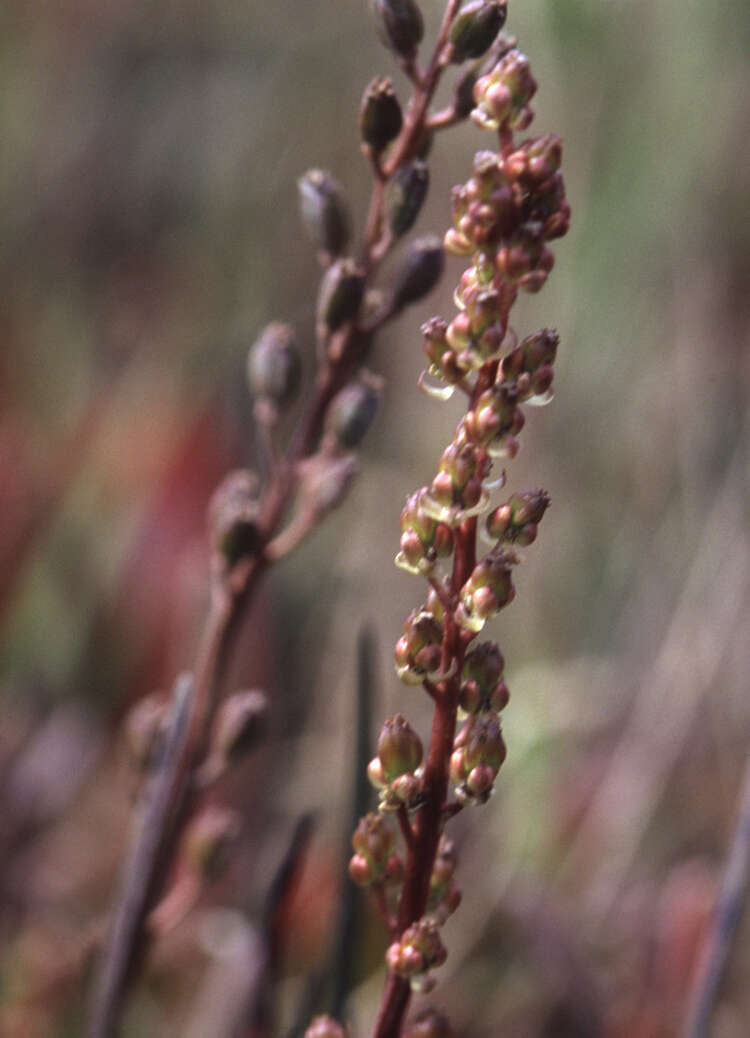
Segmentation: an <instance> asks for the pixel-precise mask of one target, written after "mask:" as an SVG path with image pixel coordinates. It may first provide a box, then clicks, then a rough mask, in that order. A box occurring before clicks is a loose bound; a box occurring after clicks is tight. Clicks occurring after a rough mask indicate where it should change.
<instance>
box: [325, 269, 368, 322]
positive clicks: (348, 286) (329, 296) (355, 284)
mask: <svg viewBox="0 0 750 1038" xmlns="http://www.w3.org/2000/svg"><path fill="white" fill-rule="evenodd" d="M364 293H365V276H364V272H363V271H362V269H361V268H360V267H358V266H357V264H356V263H355V262H354V260H352V259H342V260H338V262H336V263H334V264H333V266H332V267H329V268H328V270H327V271H326V273H325V276H324V277H323V280H322V282H321V284H320V295H319V296H318V319H319V320H320V321H321V323H322V324H324V325H325V326H326V327H327V328H328V331H330V332H335V331H337V330H338V329H339V328H340V327H341V326H342V325H344V324H347V323H348V322H349V321H353V320H354V318H355V317H356V316H357V313H358V312H359V308H360V306H361V304H362V298H363V296H364Z"/></svg>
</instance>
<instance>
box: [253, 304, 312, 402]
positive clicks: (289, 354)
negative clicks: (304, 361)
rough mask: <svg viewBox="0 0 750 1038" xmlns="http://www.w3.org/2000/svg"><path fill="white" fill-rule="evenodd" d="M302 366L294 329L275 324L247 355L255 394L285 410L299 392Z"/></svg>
mask: <svg viewBox="0 0 750 1038" xmlns="http://www.w3.org/2000/svg"><path fill="white" fill-rule="evenodd" d="M301 371H302V365H301V362H300V355H299V350H298V348H297V341H296V338H295V335H294V329H293V328H292V327H291V326H290V325H288V324H280V323H279V322H277V321H274V322H273V323H272V324H269V325H267V327H266V328H264V329H263V331H262V332H261V334H260V336H259V337H258V339H256V341H255V342H254V343H253V345H252V346H251V347H250V350H249V352H248V355H247V381H248V384H249V386H250V391H251V393H252V394H253V395H254V396H256V397H263V398H265V399H267V400H271V401H273V403H275V404H278V405H280V406H283V405H284V404H288V403H290V402H291V401H292V400H293V399H294V397H295V396H296V393H297V390H298V389H299V383H300V375H301Z"/></svg>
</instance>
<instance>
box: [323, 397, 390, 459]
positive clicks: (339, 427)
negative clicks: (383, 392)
mask: <svg viewBox="0 0 750 1038" xmlns="http://www.w3.org/2000/svg"><path fill="white" fill-rule="evenodd" d="M379 396H380V394H379V393H378V391H377V389H376V388H375V387H374V386H373V385H371V384H370V383H369V382H364V381H357V382H350V383H349V385H348V386H345V387H344V388H343V389H342V390H341V392H340V393H338V394H337V396H336V397H334V399H333V401H332V402H331V406H330V407H329V409H328V415H327V426H328V429H329V431H330V432H331V433H332V435H333V437H334V439H335V440H336V442H337V443H338V444H339V446H341V447H347V448H352V447H357V446H358V445H359V444H360V443H361V442H362V440H363V439H364V438H365V434H366V433H367V430H368V429H369V428H370V426H371V425H372V422H373V419H374V418H375V414H376V412H377V409H378V399H379Z"/></svg>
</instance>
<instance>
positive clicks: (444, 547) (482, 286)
mask: <svg viewBox="0 0 750 1038" xmlns="http://www.w3.org/2000/svg"><path fill="white" fill-rule="evenodd" d="M491 6H492V5H488V4H483V3H481V2H480V3H472V4H468V5H467V6H466V7H465V8H463V9H462V11H461V12H459V14H458V17H457V18H456V20H455V22H454V23H453V26H452V29H451V32H450V35H449V39H450V40H451V41H453V44H452V45H453V46H454V48H455V52H458V53H464V52H466V50H467V48H469V53H471V49H470V45H471V42H472V41H473V39H474V36H473V33H474V32H475V31H476V32H477V33H478V32H479V29H478V28H477V27H478V26H479V24H480V23H481V22H482V20H483V19H485V20H487V19H489V18H490V15H491V11H490V8H491ZM536 86H537V85H536V82H535V80H534V78H533V76H532V74H531V69H530V65H529V61H528V59H527V58H526V57H525V56H524V55H523V54H522V53H521V52H520V51H519V50H518V49H517V48H516V47H515V46H514V45H511V44H510V43H508V44H507V45H506V46H504V47H503V48H502V51H501V52H500V53H499V54H498V56H497V60H496V62H495V63H494V64H493V67H492V68H491V69H489V70H488V71H487V72H486V74H484V75H482V76H481V77H480V78H479V79H478V80H477V82H476V84H475V86H474V88H473V99H474V102H475V108H474V109H473V111H472V113H471V117H472V119H473V121H474V122H475V123H476V124H477V125H478V126H479V127H481V128H482V129H484V130H487V131H490V132H493V133H496V134H497V140H498V148H497V151H494V150H493V151H489V150H487V151H484V150H483V151H480V152H478V153H477V155H476V156H475V158H474V166H473V171H472V175H471V177H470V178H469V180H468V181H467V182H466V183H465V184H463V185H462V186H460V187H457V188H455V189H454V191H453V227H452V228H451V229H450V230H449V231H448V232H447V234H446V235H445V247H446V249H447V250H448V251H449V252H451V253H453V254H455V255H458V256H462V257H466V258H467V259H468V260H469V261H470V263H469V266H468V268H467V269H466V270H465V271H464V273H463V274H462V276H461V278H460V280H459V283H458V286H457V289H456V293H455V301H456V305H457V307H458V311H459V312H458V313H457V314H456V316H454V317H453V319H452V320H451V321H450V322H446V321H444V320H442V319H441V318H439V317H435V318H433V319H432V320H430V321H428V322H427V323H426V324H425V325H424V326H423V328H422V333H423V337H424V350H425V353H426V355H427V358H428V361H429V366H428V369H427V371H426V372H424V373H423V376H422V378H421V379H420V384H421V385H422V387H423V388H424V389H425V390H426V391H427V392H429V393H430V394H432V395H435V396H437V397H438V398H441V399H445V398H447V397H449V396H450V395H452V394H453V393H454V392H455V391H459V392H462V393H463V394H464V395H465V396H466V399H467V408H466V413H465V415H464V416H463V418H462V419H461V420H460V422H459V423H458V425H457V427H456V429H455V431H454V434H453V437H452V439H451V441H450V443H449V444H448V446H447V447H446V448H445V450H444V451H443V453H442V456H441V458H440V462H439V465H438V471H437V473H436V474H435V476H434V477H433V479H432V481H431V482H430V483H429V485H427V486H424V487H422V488H420V489H419V490H417V491H416V492H415V493H414V494H412V495H411V496H410V497H409V498H408V500H407V502H406V505H405V507H404V509H403V511H402V513H401V543H400V550H399V553H398V555H397V556H396V563H397V565H399V566H400V567H401V568H403V569H404V570H406V571H407V572H409V573H411V574H414V575H416V576H419V577H420V578H421V579H423V580H424V581H425V582H426V584H427V587H426V597H425V601H424V603H423V604H422V605H421V606H420V607H418V608H417V609H415V610H414V611H413V612H412V613H411V614H410V615H409V617H408V618H407V620H406V623H405V625H404V633H403V635H402V636H401V637H400V638H399V640H398V642H397V643H396V649H395V661H396V671H397V674H398V676H399V678H400V679H401V680H402V681H403V682H405V683H406V684H407V685H412V686H419V685H421V686H422V688H423V689H424V691H425V692H426V693H427V694H428V695H429V696H430V698H431V699H432V701H433V721H432V729H431V732H430V738H429V743H428V747H427V750H426V752H425V751H424V749H423V744H422V740H421V739H420V737H419V735H418V734H417V733H416V731H415V730H414V729H413V728H412V727H411V725H410V724H409V722H408V721H407V720H406V719H405V718H404V717H403V716H402V714H400V713H399V714H397V715H396V716H395V717H391V718H389V719H387V720H386V721H385V723H384V725H383V727H382V729H381V732H380V735H379V737H378V743H377V755H376V756H375V758H374V759H373V760H372V762H371V763H370V765H369V768H368V775H369V778H370V780H371V782H372V784H373V785H374V786H375V787H376V788H377V789H378V790H379V811H378V812H377V813H372V812H371V813H369V814H367V815H365V816H364V817H363V818H362V819H361V821H360V823H359V825H358V826H357V829H356V831H355V833H354V836H353V837H352V845H353V849H354V855H353V857H352V859H351V862H350V867H349V871H350V874H351V876H352V878H353V879H354V880H355V881H356V882H357V883H360V884H362V885H363V886H366V887H369V888H370V889H371V891H372V893H373V896H374V900H375V903H376V904H377V906H378V909H379V910H380V912H381V914H382V916H383V919H384V921H385V924H386V927H387V929H388V933H389V936H390V942H391V943H390V945H389V946H388V949H387V952H386V956H385V958H386V965H387V968H388V975H387V980H386V985H385V990H384V993H383V998H382V1002H381V1006H380V1011H379V1015H378V1019H377V1022H376V1024H375V1029H374V1032H373V1033H374V1036H375V1038H397V1036H398V1035H400V1034H402V1033H403V1032H402V1026H403V1021H404V1016H405V1014H406V1011H407V1007H408V1004H409V1000H410V995H411V992H412V991H415V990H416V991H425V990H429V989H430V988H431V987H432V986H433V984H434V978H433V976H432V972H431V971H432V970H433V969H434V968H435V967H437V966H440V965H441V963H442V962H443V961H444V960H445V958H446V954H447V953H446V949H445V946H444V944H443V941H442V938H441V934H440V928H441V926H442V924H443V923H444V922H445V920H446V919H447V918H448V916H449V915H450V914H451V913H452V912H453V911H454V910H455V909H456V908H457V906H458V904H459V901H460V897H461V895H460V890H459V888H458V886H457V883H456V879H455V876H456V871H457V857H456V850H455V845H454V843H453V841H451V840H450V838H449V837H448V836H447V835H446V832H445V829H446V823H447V822H448V821H449V819H450V818H451V817H452V816H454V815H455V814H456V813H457V812H458V811H460V810H462V809H463V808H464V807H466V806H468V805H482V804H485V803H486V802H487V800H488V798H489V797H490V795H491V793H492V790H493V785H494V783H495V780H496V778H497V774H498V771H499V769H500V767H501V765H502V763H503V761H504V759H505V755H506V749H505V744H504V741H503V735H502V728H501V722H500V714H501V712H502V710H503V709H504V707H505V706H506V705H507V703H508V699H509V693H508V688H507V686H506V684H505V681H504V679H503V671H504V660H503V654H502V652H501V650H500V648H499V646H498V645H497V643H496V642H495V641H492V640H486V641H478V640H477V639H478V637H479V635H480V632H482V631H483V630H484V628H485V625H486V623H487V621H489V620H492V619H493V618H494V617H495V616H496V615H497V614H498V613H499V612H500V611H501V610H502V609H504V608H505V606H507V605H508V604H509V603H510V602H511V601H512V600H513V597H514V595H515V588H514V584H513V578H512V574H513V570H514V568H515V567H516V566H517V565H518V564H519V562H520V561H521V554H520V549H522V548H524V547H526V546H528V545H530V544H531V543H532V542H533V541H534V540H535V539H536V536H537V530H538V526H539V523H540V521H541V519H542V517H543V516H544V514H545V512H546V510H547V507H548V505H549V498H548V495H547V494H546V493H545V491H543V490H527V491H521V492H515V493H513V494H511V495H510V497H508V499H507V500H506V501H504V502H503V503H501V504H499V505H496V506H494V507H493V506H492V504H491V494H492V492H493V491H494V490H495V489H496V488H499V487H502V486H504V484H505V482H506V477H505V472H504V471H502V472H501V473H500V474H499V475H494V474H493V472H492V467H493V463H496V462H498V461H500V462H501V463H502V462H503V461H505V460H509V459H512V458H513V457H514V456H515V454H516V453H517V451H518V447H519V439H518V437H519V434H520V432H521V430H522V428H523V425H524V420H525V419H524V411H523V409H522V405H524V404H525V405H530V406H531V405H540V404H545V403H547V402H548V401H549V400H550V399H551V398H552V379H553V365H554V361H555V355H556V351H557V346H558V337H557V334H556V333H555V332H554V331H551V330H549V329H544V330H542V331H537V332H534V333H532V334H530V335H527V336H525V337H523V338H521V337H519V335H518V334H517V333H516V331H515V330H514V329H513V327H512V326H511V323H510V315H511V309H512V307H513V305H514V303H515V301H516V299H517V297H518V294H519V292H521V291H525V292H531V293H535V292H538V291H539V290H540V289H541V288H542V287H543V285H544V283H545V281H546V279H547V276H548V274H549V271H550V270H551V268H552V264H553V255H552V253H551V251H550V249H549V244H548V243H549V242H550V241H552V240H554V239H556V238H559V237H561V236H562V235H564V234H565V233H566V231H567V229H568V226H569V221H570V209H569V206H568V203H567V201H566V198H565V188H564V183H563V179H562V175H561V173H560V163H561V154H562V149H561V141H560V139H559V138H558V137H556V136H554V135H552V134H547V135H544V136H541V137H536V138H529V139H525V140H522V141H518V140H517V133H518V132H520V131H523V130H525V129H526V128H527V127H528V126H529V124H530V123H531V121H532V118H533V112H532V109H531V106H530V102H531V100H532V98H533V96H534V94H535V92H536ZM430 379H436V380H437V382H431V381H429V380H430ZM480 535H482V536H483V538H484V539H485V540H486V541H487V542H488V543H489V549H488V550H487V551H486V552H484V553H482V550H481V549H480V544H479V536H480ZM451 790H452V795H451V792H450V791H451ZM392 819H395V822H393V821H392ZM399 837H400V846H398V841H399ZM430 1014H432V1015H430ZM324 1024H325V1021H321V1020H319V1021H317V1022H316V1023H315V1025H314V1026H311V1028H310V1030H309V1031H308V1036H307V1038H324V1036H325V1038H332V1036H334V1035H340V1034H343V1033H344V1032H343V1031H342V1030H341V1029H340V1025H338V1024H336V1023H335V1022H334V1021H328V1027H327V1029H326V1026H324ZM407 1033H408V1034H415V1035H416V1034H419V1035H425V1036H427V1035H430V1036H436V1035H445V1034H449V1033H450V1028H449V1025H448V1024H447V1022H446V1021H445V1019H444V1018H443V1017H442V1016H440V1015H439V1014H437V1012H436V1011H433V1010H429V1009H428V1010H426V1011H425V1013H424V1014H422V1015H421V1017H420V1018H419V1019H418V1021H416V1022H415V1024H414V1026H413V1027H412V1029H411V1030H409V1031H408V1032H407Z"/></svg>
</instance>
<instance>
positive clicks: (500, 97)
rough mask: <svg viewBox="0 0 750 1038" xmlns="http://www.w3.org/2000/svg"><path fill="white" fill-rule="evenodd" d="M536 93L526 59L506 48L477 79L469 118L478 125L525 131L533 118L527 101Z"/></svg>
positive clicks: (494, 128)
mask: <svg viewBox="0 0 750 1038" xmlns="http://www.w3.org/2000/svg"><path fill="white" fill-rule="evenodd" d="M535 93H536V81H535V79H534V77H533V76H532V74H531V67H530V65H529V59H528V58H527V57H526V55H525V54H522V53H521V51H519V50H517V49H515V48H514V49H513V50H510V51H508V53H507V54H505V55H504V56H503V57H502V58H501V59H500V61H499V62H498V63H497V65H495V67H494V68H493V69H492V71H491V72H490V73H488V74H487V75H486V76H482V77H481V78H480V79H478V80H477V84H476V86H475V87H474V100H475V101H476V103H477V107H476V108H475V109H474V111H473V112H472V113H471V117H472V119H473V120H474V122H476V123H477V125H478V126H481V127H482V128H483V129H487V130H497V129H498V128H499V127H500V126H506V127H508V128H509V129H514V130H524V129H526V127H527V126H528V125H529V123H530V122H531V120H532V119H533V117H534V113H533V111H532V109H531V107H530V106H529V101H530V100H531V98H532V97H533V96H534V94H535Z"/></svg>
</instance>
